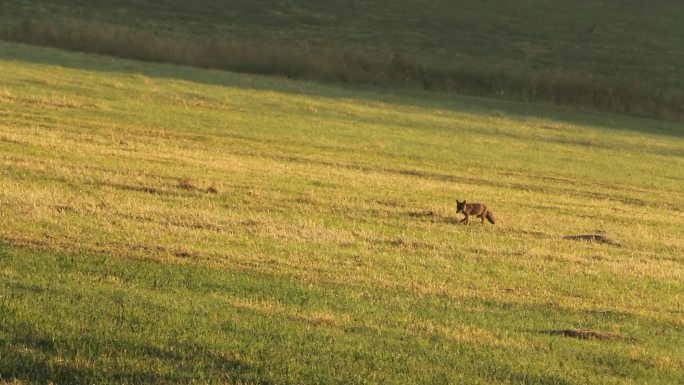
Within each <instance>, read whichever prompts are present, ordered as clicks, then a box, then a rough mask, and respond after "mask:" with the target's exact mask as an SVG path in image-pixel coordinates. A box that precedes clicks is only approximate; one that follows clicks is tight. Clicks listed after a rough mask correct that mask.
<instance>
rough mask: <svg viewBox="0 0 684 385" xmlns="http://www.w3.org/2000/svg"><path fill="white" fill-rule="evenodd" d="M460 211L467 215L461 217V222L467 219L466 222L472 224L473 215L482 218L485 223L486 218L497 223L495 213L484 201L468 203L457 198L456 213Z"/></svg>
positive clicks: (492, 222)
mask: <svg viewBox="0 0 684 385" xmlns="http://www.w3.org/2000/svg"><path fill="white" fill-rule="evenodd" d="M458 213H463V215H465V218H463V219H461V222H459V223H463V222H464V221H465V223H466V224H470V216H471V215H475V216H476V217H478V218H481V219H482V223H484V220H485V218H487V220H488V221H489V222H490V223H491V224H494V223H496V219H494V214H493V213H492V212H491V211H489V209H488V208H487V206H485V205H484V204H482V203H466V201H463V202H459V201H458V200H456V214H458Z"/></svg>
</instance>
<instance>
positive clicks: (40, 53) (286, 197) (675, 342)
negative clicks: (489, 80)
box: [0, 43, 684, 384]
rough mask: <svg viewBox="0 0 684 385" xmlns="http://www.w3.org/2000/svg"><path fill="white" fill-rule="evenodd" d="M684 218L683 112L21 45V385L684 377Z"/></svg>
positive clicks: (12, 79)
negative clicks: (648, 115) (469, 219)
mask: <svg viewBox="0 0 684 385" xmlns="http://www.w3.org/2000/svg"><path fill="white" fill-rule="evenodd" d="M457 198H458V199H466V200H468V201H472V202H475V201H479V202H484V203H486V204H487V205H488V206H489V207H490V208H491V210H492V211H493V212H494V213H495V215H496V219H497V223H496V225H490V224H485V225H481V224H480V223H479V222H478V221H474V223H472V224H471V225H469V226H465V225H458V224H457V220H458V219H459V218H460V217H457V215H456V213H455V210H454V204H455V200H456V199H457ZM683 229H684V129H683V128H682V126H681V124H678V123H669V122H664V121H657V120H646V119H636V118H627V117H622V116H618V115H608V114H589V113H579V112H573V111H572V110H571V109H564V108H561V107H558V108H551V107H548V106H544V105H535V104H521V103H507V102H501V101H490V100H486V99H477V98H466V97H454V96H447V95H442V94H436V93H427V92H424V93H421V92H416V91H411V90H402V89H381V88H372V87H358V86H356V87H355V86H346V87H341V86H340V87H338V86H329V85H328V86H325V85H317V84H313V83H307V82H297V81H291V80H284V79H279V78H266V77H258V76H246V75H236V74H231V73H224V72H218V71H207V70H197V69H191V68H184V67H174V66H169V65H159V64H144V63H139V62H135V61H127V60H118V59H111V58H105V57H98V56H92V55H85V54H73V53H64V52H63V51H58V50H52V49H41V48H31V47H28V46H23V45H17V44H7V43H0V240H1V246H0V381H4V382H6V383H13V384H14V383H18V384H24V383H26V384H33V383H40V384H44V383H49V382H52V383H58V384H89V383H192V382H194V383H235V384H244V383H258V384H281V383H284V384H305V383H310V384H321V383H325V384H328V383H340V384H348V383H368V384H371V383H378V384H406V383H421V384H438V383H463V384H477V383H479V384H497V383H500V384H509V383H510V384H514V383H515V384H517V383H524V384H587V383H599V384H603V383H615V384H641V383H649V384H675V383H682V382H684V375H683V373H684V310H683V309H684V307H683V305H682V304H683V303H684V237H683V236H682V233H683V231H682V230H683ZM578 234H600V235H603V236H605V237H608V238H610V239H614V240H617V241H619V242H620V243H621V246H615V245H609V244H600V243H592V242H584V241H577V240H567V239H564V238H563V237H564V236H567V235H578ZM573 331H586V333H579V332H573ZM587 336H588V337H592V338H589V339H584V338H577V337H587Z"/></svg>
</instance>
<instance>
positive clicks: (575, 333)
mask: <svg viewBox="0 0 684 385" xmlns="http://www.w3.org/2000/svg"><path fill="white" fill-rule="evenodd" d="M540 333H544V334H550V335H554V336H564V337H572V338H579V339H582V340H625V339H628V338H625V337H622V336H620V335H618V334H614V333H601V332H597V331H594V330H581V329H562V330H541V331H540Z"/></svg>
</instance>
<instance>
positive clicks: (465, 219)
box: [458, 213, 468, 223]
mask: <svg viewBox="0 0 684 385" xmlns="http://www.w3.org/2000/svg"><path fill="white" fill-rule="evenodd" d="M463 215H465V216H464V217H463V219H461V221H460V222H458V223H463V222H466V221H467V220H468V214H466V213H463Z"/></svg>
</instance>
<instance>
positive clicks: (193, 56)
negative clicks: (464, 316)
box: [0, 0, 684, 118]
mask: <svg viewBox="0 0 684 385" xmlns="http://www.w3.org/2000/svg"><path fill="white" fill-rule="evenodd" d="M0 11H2V12H0V15H2V16H0V36H1V37H3V38H6V39H8V38H9V39H14V40H20V41H24V42H33V43H37V44H47V45H55V46H60V47H66V48H72V49H80V50H86V51H93V52H101V53H106V54H113V55H120V56H127V57H133V58H139V59H146V60H157V61H167V62H176V63H181V64H192V65H199V66H205V67H206V66H209V67H219V68H227V69H230V70H237V71H246V72H257V73H268V74H282V75H288V76H295V77H306V78H315V79H325V80H351V81H356V82H370V83H375V84H409V85H413V86H416V85H417V86H419V87H425V88H428V89H438V90H447V91H455V92H459V93H470V94H475V95H490V96H492V95H496V96H498V97H507V98H513V99H523V100H541V101H546V102H553V103H558V104H572V105H576V106H578V105H579V106H583V107H589V108H597V109H603V110H610V111H616V112H621V113H629V114H637V115H648V116H656V117H667V118H681V117H682V116H684V110H682V105H683V104H684V103H683V101H684V93H682V89H684V72H683V70H682V68H684V66H682V63H683V62H684V53H683V52H682V50H681V49H680V48H679V47H682V46H684V27H682V26H683V25H684V24H682V23H681V20H680V19H681V17H680V15H681V14H682V13H683V12H684V4H683V3H682V2H681V1H677V0H662V1H658V2H656V3H653V2H649V3H645V2H643V1H634V0H631V1H584V2H581V3H576V4H568V3H567V2H564V1H538V0H526V1H516V2H510V1H488V2H482V1H478V0H461V1H458V2H454V1H444V0H430V1H416V0H404V1H394V2H390V3H388V2H387V1H344V2H340V1H330V0H324V1H315V2H314V1H302V0H294V1H288V2H282V1H273V0H262V1H253V0H249V1H246V0H241V1H231V2H230V5H225V4H220V2H217V1H210V0H197V1H193V2H188V1H180V0H164V1H156V2H141V1H125V2H122V1H83V0H61V1H26V0H19V1H12V2H5V3H4V4H3V5H2V6H0Z"/></svg>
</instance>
